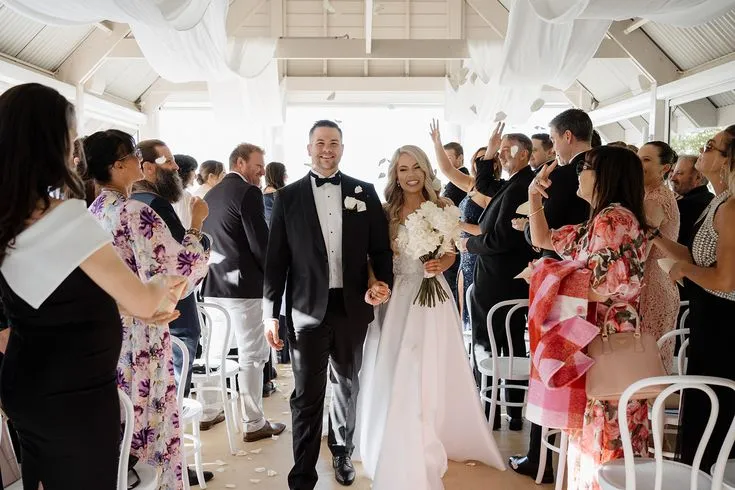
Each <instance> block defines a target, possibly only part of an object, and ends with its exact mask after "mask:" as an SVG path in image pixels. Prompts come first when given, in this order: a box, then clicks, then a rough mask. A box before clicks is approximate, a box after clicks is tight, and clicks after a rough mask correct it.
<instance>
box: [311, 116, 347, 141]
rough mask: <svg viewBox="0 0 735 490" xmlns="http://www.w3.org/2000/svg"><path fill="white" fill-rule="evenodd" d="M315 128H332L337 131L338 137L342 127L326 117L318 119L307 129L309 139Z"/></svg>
mask: <svg viewBox="0 0 735 490" xmlns="http://www.w3.org/2000/svg"><path fill="white" fill-rule="evenodd" d="M316 128H334V129H336V130H337V131H339V137H340V138H342V128H340V127H339V124H337V123H336V122H334V121H330V120H328V119H320V120H319V121H317V122H315V123H314V125H313V126H312V127H311V129H310V130H309V139H311V137H312V136H313V135H314V131H316Z"/></svg>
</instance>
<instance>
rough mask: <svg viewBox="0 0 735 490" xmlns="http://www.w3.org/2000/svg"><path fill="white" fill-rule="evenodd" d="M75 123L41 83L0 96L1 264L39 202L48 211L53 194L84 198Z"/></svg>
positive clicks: (65, 102)
mask: <svg viewBox="0 0 735 490" xmlns="http://www.w3.org/2000/svg"><path fill="white" fill-rule="evenodd" d="M74 118H75V114H74V106H73V105H72V104H71V103H70V102H69V101H68V100H66V98H64V96H63V95H61V94H60V93H59V92H57V91H56V90H54V89H52V88H49V87H46V86H44V85H40V84H38V83H28V84H24V85H17V86H15V87H12V88H10V89H8V90H7V91H6V92H5V93H3V94H2V95H0V196H2V199H3V206H2V209H0V264H2V262H3V260H4V259H5V255H6V253H7V248H8V247H12V246H13V242H14V241H15V238H16V237H17V236H18V235H19V234H20V232H21V231H23V229H24V228H25V222H26V220H27V219H28V218H29V217H30V216H31V213H33V211H34V210H35V209H36V207H38V205H39V201H40V203H41V208H42V209H44V210H46V209H48V208H49V206H50V205H51V199H50V196H49V194H50V193H52V192H55V191H63V193H64V195H65V196H68V197H76V198H84V188H83V186H82V182H81V180H80V179H79V177H78V176H77V174H76V172H75V171H74V169H73V168H72V167H73V162H72V161H71V160H72V148H71V145H72V144H73V143H72V141H71V139H70V129H72V128H73V127H74V124H75V122H74Z"/></svg>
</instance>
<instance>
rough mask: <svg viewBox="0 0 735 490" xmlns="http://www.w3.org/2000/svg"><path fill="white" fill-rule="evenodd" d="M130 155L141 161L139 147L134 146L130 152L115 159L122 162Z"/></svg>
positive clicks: (141, 154)
mask: <svg viewBox="0 0 735 490" xmlns="http://www.w3.org/2000/svg"><path fill="white" fill-rule="evenodd" d="M130 157H135V158H137V159H138V161H139V162H141V161H143V152H142V151H140V148H136V149H135V150H133V151H132V153H128V154H127V155H125V156H124V157H122V158H118V159H117V161H118V162H122V161H123V160H127V159H128V158H130Z"/></svg>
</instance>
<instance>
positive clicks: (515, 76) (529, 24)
mask: <svg viewBox="0 0 735 490" xmlns="http://www.w3.org/2000/svg"><path fill="white" fill-rule="evenodd" d="M733 6H735V2H733V1H732V0H647V1H641V0H512V2H511V7H510V16H509V19H508V32H507V35H506V38H505V41H504V43H503V46H502V52H501V51H500V49H499V47H498V43H497V42H494V41H470V42H468V45H469V52H470V63H469V65H470V68H471V70H474V72H475V73H477V74H478V80H480V83H479V84H478V82H477V81H475V83H474V84H473V83H470V81H469V80H468V81H466V82H465V83H464V84H462V85H461V86H460V87H459V89H458V90H456V91H455V90H454V88H453V87H451V86H448V87H447V90H446V95H447V98H446V100H447V102H446V103H447V110H446V111H445V112H446V114H447V116H451V119H449V120H450V121H451V122H455V123H464V124H467V123H473V122H481V123H489V122H491V121H494V120H497V119H502V117H503V115H506V116H507V119H506V120H507V121H508V122H510V123H522V122H525V121H526V120H527V119H528V116H529V115H530V113H531V112H532V111H533V110H534V109H536V110H537V109H538V106H539V100H538V99H539V97H540V95H541V92H542V87H543V86H544V85H547V86H550V87H554V88H557V89H561V90H566V89H567V88H569V87H570V86H571V85H572V84H573V83H574V80H575V79H576V78H577V77H578V76H579V74H580V73H581V72H582V70H583V69H584V67H585V66H586V64H587V62H588V61H589V60H590V59H592V57H593V56H594V54H595V52H596V51H597V49H598V48H599V46H600V44H601V43H602V40H603V39H604V37H605V33H606V32H607V30H608V28H609V27H610V24H611V23H612V21H613V20H623V19H629V18H633V17H640V18H644V19H649V20H652V21H655V22H660V23H665V24H672V25H677V26H692V25H697V24H701V23H703V22H706V21H708V20H710V19H713V18H715V17H717V16H719V15H722V14H723V13H725V12H727V11H728V10H729V9H731V8H733ZM450 105H453V106H454V107H452V108H450V107H449V106H450ZM457 106H459V107H457ZM473 107H474V109H473V110H469V109H470V108H473Z"/></svg>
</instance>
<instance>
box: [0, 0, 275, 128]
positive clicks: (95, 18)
mask: <svg viewBox="0 0 735 490" xmlns="http://www.w3.org/2000/svg"><path fill="white" fill-rule="evenodd" d="M2 2H3V3H5V4H6V5H7V6H8V7H10V8H11V9H13V10H15V11H17V12H19V13H20V14H22V15H25V16H27V17H30V18H32V19H34V20H36V21H38V22H43V23H44V24H53V25H75V24H76V25H78V24H91V23H95V22H100V21H102V20H110V21H114V22H123V23H127V24H129V25H130V28H131V31H132V32H133V35H134V36H135V39H136V41H137V42H138V45H139V46H140V49H141V51H142V52H143V54H144V55H145V57H146V59H147V60H148V62H149V63H150V64H151V66H152V67H153V69H155V70H156V72H158V74H159V75H160V76H161V77H163V78H165V79H166V80H169V81H172V82H177V83H183V82H191V81H207V82H211V83H216V84H218V86H219V84H227V85H228V86H229V90H227V91H226V93H227V94H229V95H230V97H229V100H227V101H226V102H225V103H224V104H215V107H214V110H215V113H218V112H222V113H223V114H226V113H227V112H226V111H225V109H226V108H228V109H229V108H230V106H232V105H233V104H240V105H243V107H242V110H243V111H246V110H247V108H249V107H251V106H257V107H259V108H260V109H261V110H262V111H265V113H262V112H261V113H259V114H257V115H255V116H253V115H252V113H251V115H250V117H263V118H264V120H267V121H275V123H276V124H281V123H282V119H283V105H284V98H283V93H282V91H281V90H280V87H279V80H278V72H277V70H275V71H274V70H273V69H272V67H273V66H274V65H275V62H274V59H273V55H274V53H275V48H276V40H275V39H237V40H235V39H230V40H228V38H227V31H226V20H227V9H228V7H229V1H228V0H63V1H58V0H2ZM269 67H270V69H269ZM243 78H245V79H247V80H246V81H243ZM255 87H257V89H258V90H257V91H256V90H253V88H255ZM210 90H211V89H210ZM222 99H223V97H219V98H218V100H222ZM230 122H233V121H232V120H230Z"/></svg>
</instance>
